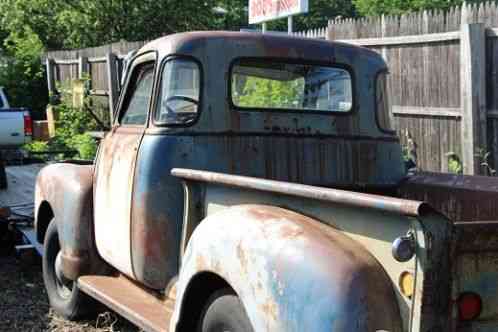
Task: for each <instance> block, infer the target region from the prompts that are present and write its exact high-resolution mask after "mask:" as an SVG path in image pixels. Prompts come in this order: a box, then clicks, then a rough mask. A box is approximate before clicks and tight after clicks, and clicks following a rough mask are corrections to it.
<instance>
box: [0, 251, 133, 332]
mask: <svg viewBox="0 0 498 332" xmlns="http://www.w3.org/2000/svg"><path fill="white" fill-rule="evenodd" d="M0 322H1V324H0V331H23V332H24V331H33V332H35V331H36V332H38V331H53V332H62V331H64V332H118V331H121V332H138V331H139V329H138V328H137V327H135V326H133V325H132V324H130V323H129V322H127V321H126V320H125V319H123V318H121V317H119V316H118V315H116V314H114V313H112V312H104V313H102V314H100V315H98V316H97V317H96V318H95V319H93V320H88V321H83V322H69V321H67V320H65V319H63V318H61V317H59V316H57V315H56V314H55V313H54V312H53V311H52V310H50V307H49V305H48V300H47V296H46V293H45V288H44V286H43V278H42V272H41V259H40V258H39V257H37V256H34V255H25V256H24V257H15V256H13V255H5V254H4V255H2V253H0Z"/></svg>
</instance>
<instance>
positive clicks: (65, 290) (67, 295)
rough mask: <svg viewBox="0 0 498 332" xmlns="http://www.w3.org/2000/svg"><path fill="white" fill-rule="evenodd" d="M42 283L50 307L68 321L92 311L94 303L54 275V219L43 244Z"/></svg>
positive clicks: (56, 249) (56, 247)
mask: <svg viewBox="0 0 498 332" xmlns="http://www.w3.org/2000/svg"><path fill="white" fill-rule="evenodd" d="M43 246H44V253H43V258H42V267H43V282H44V284H45V289H46V291H47V295H48V300H49V302H50V306H51V307H52V308H53V309H54V311H55V312H56V313H58V314H59V315H61V316H62V317H64V318H66V319H68V320H76V319H80V318H83V317H86V316H88V315H90V314H92V313H94V311H93V310H92V309H94V308H95V307H96V306H95V301H94V300H93V299H92V298H90V297H89V296H88V295H86V294H84V293H83V292H81V291H80V290H79V289H78V287H77V286H76V285H75V284H74V283H73V282H71V281H66V280H64V281H60V279H63V278H58V277H57V273H56V260H57V255H58V254H59V252H60V244H59V235H58V232H57V223H56V222H55V219H52V221H51V222H50V224H49V226H48V228H47V232H46V233H45V240H44V243H43Z"/></svg>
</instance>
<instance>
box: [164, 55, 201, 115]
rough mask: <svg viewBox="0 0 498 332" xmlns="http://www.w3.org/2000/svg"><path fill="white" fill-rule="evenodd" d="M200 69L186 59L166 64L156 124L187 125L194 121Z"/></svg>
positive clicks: (198, 93) (170, 61)
mask: <svg viewBox="0 0 498 332" xmlns="http://www.w3.org/2000/svg"><path fill="white" fill-rule="evenodd" d="M199 97H200V69H199V66H198V65H197V63H196V62H194V61H192V60H188V59H173V60H169V61H168V62H166V64H165V65H164V68H163V71H162V76H161V90H160V94H159V103H158V106H157V107H158V109H157V112H156V122H159V123H164V124H188V123H190V122H192V121H194V120H195V118H196V117H197V112H198V110H199Z"/></svg>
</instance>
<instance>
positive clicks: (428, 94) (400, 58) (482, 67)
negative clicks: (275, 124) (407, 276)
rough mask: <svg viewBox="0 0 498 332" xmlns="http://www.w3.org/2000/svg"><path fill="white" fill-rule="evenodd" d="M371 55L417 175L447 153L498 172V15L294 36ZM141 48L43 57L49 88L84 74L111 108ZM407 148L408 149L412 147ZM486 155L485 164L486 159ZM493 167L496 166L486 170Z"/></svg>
mask: <svg viewBox="0 0 498 332" xmlns="http://www.w3.org/2000/svg"><path fill="white" fill-rule="evenodd" d="M295 35H296V36H300V37H307V38H323V39H329V40H340V41H344V42H348V43H353V44H357V45H361V46H364V47H368V48H371V49H373V50H375V51H377V52H379V53H380V54H382V56H383V57H384V59H385V60H386V62H387V63H388V65H389V68H390V72H391V75H390V88H391V95H390V98H391V103H392V105H393V108H392V120H393V124H394V127H395V129H396V130H397V131H398V132H399V134H400V137H401V140H402V144H404V145H407V144H408V141H410V142H412V143H413V142H414V143H415V145H416V154H417V164H418V166H419V167H420V168H421V169H422V170H426V171H443V172H446V171H448V170H449V164H448V161H449V157H448V154H449V153H453V154H454V155H456V156H457V159H459V160H461V163H462V166H463V171H464V173H466V174H485V173H486V172H487V167H486V166H483V165H482V164H483V163H484V162H488V163H489V165H490V166H491V167H498V7H497V5H496V4H495V3H484V4H480V5H473V6H469V5H465V4H464V5H463V6H461V7H456V8H453V9H451V10H450V11H448V12H439V11H436V12H420V13H414V14H410V15H404V16H396V17H391V16H387V17H378V18H365V19H356V20H354V19H345V20H342V19H339V20H331V21H329V24H328V26H327V27H326V28H321V29H314V30H310V31H305V32H298V33H295ZM143 44H145V42H134V43H127V42H121V43H115V44H112V45H106V46H102V47H96V48H91V49H82V50H74V51H56V52H49V53H48V54H47V73H48V75H47V76H48V80H49V89H50V91H52V92H53V91H55V82H56V81H64V80H68V79H73V78H78V77H80V76H82V75H84V73H87V74H88V75H89V77H90V78H91V84H92V87H91V89H92V90H91V91H92V94H94V95H95V96H98V97H101V98H103V104H106V103H107V105H109V106H110V107H109V108H110V109H112V108H113V105H114V103H115V100H116V98H117V94H118V91H117V90H118V87H119V84H118V82H119V79H120V77H119V76H120V73H121V70H120V68H121V59H122V57H123V56H124V55H125V54H126V53H127V52H129V51H130V50H132V49H136V48H138V47H140V46H142V45H143ZM412 145H413V144H412ZM487 152H490V155H489V157H488V158H487V160H486V157H485V156H486V153H487ZM493 165H495V166H493Z"/></svg>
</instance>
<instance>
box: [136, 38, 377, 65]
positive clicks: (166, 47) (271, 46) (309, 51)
mask: <svg viewBox="0 0 498 332" xmlns="http://www.w3.org/2000/svg"><path fill="white" fill-rule="evenodd" d="M208 41H209V42H210V43H213V42H215V43H220V42H221V43H230V44H238V46H240V48H239V50H240V52H241V55H243V54H244V53H245V52H250V54H251V55H253V56H258V55H259V54H256V53H261V54H264V55H265V56H268V57H286V58H296V59H307V60H311V59H314V60H322V61H326V60H333V57H334V54H335V53H336V52H337V51H338V50H340V51H341V53H342V52H346V53H352V54H361V55H363V56H367V57H368V56H371V57H372V58H379V55H378V54H377V53H375V52H374V51H372V50H369V49H367V48H363V47H360V46H355V45H351V44H346V43H341V42H332V41H326V40H318V39H310V38H301V37H294V36H288V35H277V34H271V33H269V34H262V33H253V32H229V31H197V32H185V33H178V34H172V35H168V36H165V37H162V38H158V39H156V40H153V41H152V42H150V43H148V44H146V45H145V46H144V47H142V48H141V49H140V51H139V53H143V52H147V51H158V52H159V53H161V54H175V53H179V54H190V53H193V52H194V50H198V49H199V48H202V47H203V46H205V45H206V43H207V42H208ZM257 50H259V52H257ZM219 51H220V52H223V49H219Z"/></svg>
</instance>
